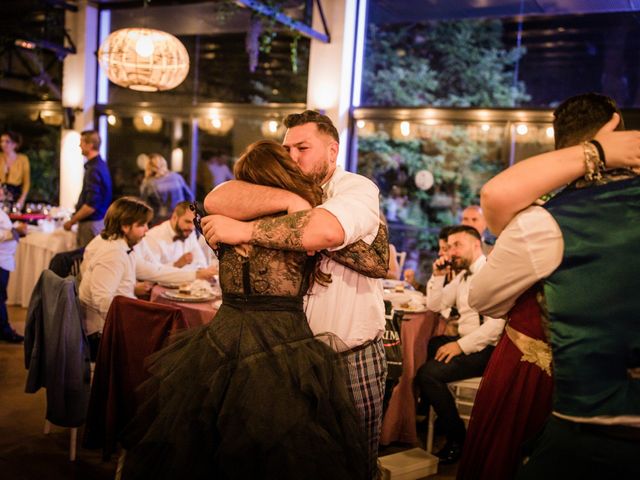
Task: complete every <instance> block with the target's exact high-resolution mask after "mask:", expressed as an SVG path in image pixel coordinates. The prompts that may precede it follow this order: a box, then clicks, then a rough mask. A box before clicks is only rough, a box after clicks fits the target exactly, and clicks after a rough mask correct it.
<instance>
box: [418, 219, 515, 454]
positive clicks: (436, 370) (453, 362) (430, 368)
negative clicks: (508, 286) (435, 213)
mask: <svg viewBox="0 0 640 480" xmlns="http://www.w3.org/2000/svg"><path fill="white" fill-rule="evenodd" d="M447 244H448V246H449V249H448V252H447V254H448V256H449V258H450V259H451V260H450V261H451V265H446V258H444V257H439V258H438V259H437V260H436V261H435V262H434V263H433V275H432V276H431V279H430V280H429V283H428V284H427V308H428V309H429V310H433V311H434V312H439V311H442V310H444V309H446V308H451V307H453V306H455V307H457V309H458V313H459V314H460V318H459V319H458V333H457V335H446V336H445V335H441V336H437V337H433V338H432V339H431V340H430V341H429V346H428V351H427V362H426V363H425V364H424V365H422V366H421V367H420V369H419V370H418V372H417V373H416V378H415V382H416V385H417V387H418V388H419V390H420V397H421V398H422V400H423V401H424V402H428V403H429V404H430V405H431V406H433V409H434V410H435V412H436V414H437V415H438V417H439V420H440V422H441V425H442V427H443V429H444V433H445V436H446V438H447V443H446V445H445V446H444V448H442V450H440V451H439V452H438V453H437V454H436V455H437V456H438V458H440V462H441V463H443V464H450V463H455V462H456V461H458V459H459V458H460V455H461V453H462V444H463V442H464V437H465V435H466V430H465V426H464V422H463V421H462V419H461V418H460V415H459V414H458V410H457V408H456V405H455V400H454V398H453V396H452V395H451V392H450V391H449V388H448V387H447V383H449V382H454V381H458V380H464V379H465V378H473V377H479V376H482V374H483V372H484V369H485V367H486V365H487V363H488V362H489V358H490V357H491V353H492V352H493V349H494V347H495V345H496V344H497V343H498V340H499V339H500V335H501V334H502V331H503V329H504V325H505V321H504V320H503V319H501V318H491V317H487V316H481V315H479V314H478V313H477V312H476V311H475V310H472V309H471V307H470V306H469V300H468V298H469V284H468V277H469V276H471V275H473V274H475V273H477V272H478V271H479V270H480V269H481V268H482V267H484V265H485V263H486V257H485V256H484V255H483V254H482V246H481V239H480V234H479V233H478V230H477V229H476V228H474V227H471V226H468V225H458V226H455V227H451V229H450V230H449V231H448V237H447ZM451 269H453V270H454V271H457V272H458V273H457V274H456V276H455V277H454V278H453V279H452V280H451V281H450V282H449V283H448V284H447V285H445V284H444V280H445V278H446V276H447V273H448V272H449V271H450V270H451Z"/></svg>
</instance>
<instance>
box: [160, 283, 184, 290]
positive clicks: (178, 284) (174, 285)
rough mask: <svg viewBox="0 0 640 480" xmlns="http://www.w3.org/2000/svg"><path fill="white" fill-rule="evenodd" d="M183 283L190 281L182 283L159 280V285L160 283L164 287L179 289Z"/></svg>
mask: <svg viewBox="0 0 640 480" xmlns="http://www.w3.org/2000/svg"><path fill="white" fill-rule="evenodd" d="M183 283H188V282H182V283H170V282H158V285H160V286H161V287H162V288H168V289H170V290H177V289H178V288H180V285H182V284H183Z"/></svg>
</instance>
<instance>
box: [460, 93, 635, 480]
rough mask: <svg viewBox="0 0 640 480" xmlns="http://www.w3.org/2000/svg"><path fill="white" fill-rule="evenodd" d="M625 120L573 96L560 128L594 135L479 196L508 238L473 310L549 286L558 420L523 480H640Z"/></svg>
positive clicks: (631, 196)
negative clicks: (543, 198)
mask: <svg viewBox="0 0 640 480" xmlns="http://www.w3.org/2000/svg"><path fill="white" fill-rule="evenodd" d="M619 122H620V114H619V111H618V109H617V107H616V106H615V103H614V102H613V100H611V99H610V98H608V97H605V96H602V95H597V94H585V95H579V96H577V97H573V98H570V99H568V100H567V101H565V102H564V103H563V104H562V105H561V106H560V107H559V108H558V109H557V110H556V112H555V121H554V127H556V129H561V128H562V129H565V130H566V129H567V128H568V127H571V126H574V127H575V129H576V131H582V132H583V133H582V135H584V130H585V128H586V129H587V130H588V128H591V132H589V134H588V135H587V138H594V137H595V139H594V140H593V141H589V142H583V143H581V144H579V145H577V146H574V147H570V148H564V149H561V150H557V151H555V152H550V153H547V154H543V155H540V156H537V157H534V158H532V159H529V160H525V161H524V162H521V164H519V165H518V164H517V165H516V166H515V167H512V168H510V169H508V170H506V171H505V172H503V173H502V174H500V175H498V176H497V177H495V178H494V179H492V180H491V181H490V182H489V183H488V184H487V185H486V186H485V187H484V188H483V192H482V207H483V210H484V213H485V216H486V218H487V221H488V223H489V226H490V228H491V230H492V231H495V232H501V233H500V237H499V238H498V242H497V243H496V247H495V248H494V250H493V252H492V253H491V256H490V257H489V261H488V263H487V266H486V267H485V269H484V270H483V272H482V275H478V276H476V277H475V278H474V279H473V280H472V283H471V286H470V296H469V303H470V304H471V305H472V306H473V307H475V308H477V309H478V310H479V311H481V312H482V313H492V312H493V311H494V310H495V309H498V308H500V309H503V308H507V309H508V308H510V307H509V306H508V305H509V304H510V305H513V303H514V302H515V300H516V299H517V298H518V296H519V295H520V294H522V293H523V292H524V291H526V290H527V289H528V288H529V287H530V286H531V285H533V284H534V283H536V282H538V281H542V283H543V288H544V297H545V306H546V311H547V314H548V315H547V316H548V321H549V322H548V328H549V338H550V343H551V349H552V354H553V376H554V398H553V414H552V415H551V417H550V419H549V420H548V422H547V424H546V425H545V427H544V428H543V430H542V432H541V433H540V435H539V436H538V437H537V438H535V439H532V440H531V441H530V443H529V445H527V448H526V451H525V457H524V459H523V462H522V464H521V466H520V470H519V472H518V477H517V478H518V479H527V480H528V479H540V478H640V462H639V461H638V458H637V457H638V454H640V375H639V373H640V291H638V289H637V282H638V267H639V266H640V261H639V260H638V256H637V250H638V245H640V177H638V176H637V172H635V171H634V170H633V169H632V168H614V167H633V168H638V167H640V133H638V132H614V131H613V130H614V129H615V128H616V127H618V123H619ZM603 125H604V127H603ZM601 127H602V128H601ZM569 145H571V143H569ZM562 146H563V145H559V147H562ZM516 167H517V168H516ZM582 175H584V177H582ZM578 177H580V178H578ZM576 178H578V180H576V181H574V182H572V183H571V184H570V185H569V186H567V187H566V188H565V189H564V190H563V191H562V192H560V193H559V194H557V195H556V196H554V197H553V198H552V199H551V200H549V201H548V202H547V203H546V204H545V205H544V207H540V206H532V207H529V208H526V209H524V210H523V211H521V212H520V213H517V214H516V212H517V211H518V210H519V209H522V208H523V207H522V205H523V204H524V205H527V204H531V203H532V201H533V199H534V198H537V197H538V196H540V195H541V194H542V193H544V192H545V191H551V190H554V189H556V188H558V187H560V186H562V185H563V184H566V183H567V181H569V180H572V179H576ZM527 196H529V198H527ZM483 277H484V278H483ZM490 297H493V298H491V300H489V298H490ZM490 304H492V305H493V307H492V308H489V309H487V308H486V307H487V306H488V305H490Z"/></svg>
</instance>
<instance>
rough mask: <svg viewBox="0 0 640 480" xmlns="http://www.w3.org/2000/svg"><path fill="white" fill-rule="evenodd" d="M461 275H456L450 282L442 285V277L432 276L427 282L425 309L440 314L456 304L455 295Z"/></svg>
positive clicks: (443, 278)
mask: <svg viewBox="0 0 640 480" xmlns="http://www.w3.org/2000/svg"><path fill="white" fill-rule="evenodd" d="M460 278H461V275H460V274H458V276H456V277H455V278H454V279H453V280H451V282H449V283H448V284H447V285H444V280H445V276H444V275H438V276H436V275H432V276H431V278H430V279H429V281H428V282H427V308H428V309H429V310H431V311H433V312H440V311H442V310H446V309H447V308H451V307H453V306H454V305H455V304H456V295H457V292H458V285H459V284H460Z"/></svg>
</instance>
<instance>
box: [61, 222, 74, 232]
mask: <svg viewBox="0 0 640 480" xmlns="http://www.w3.org/2000/svg"><path fill="white" fill-rule="evenodd" d="M71 227H73V222H72V221H71V220H67V221H66V222H64V225H62V228H64V229H65V230H71Z"/></svg>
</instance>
